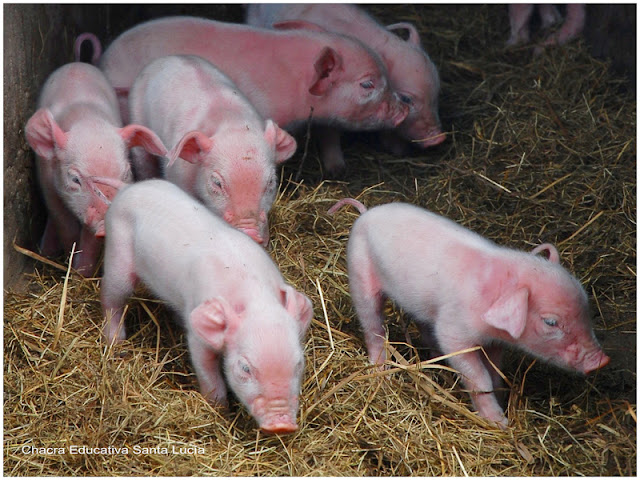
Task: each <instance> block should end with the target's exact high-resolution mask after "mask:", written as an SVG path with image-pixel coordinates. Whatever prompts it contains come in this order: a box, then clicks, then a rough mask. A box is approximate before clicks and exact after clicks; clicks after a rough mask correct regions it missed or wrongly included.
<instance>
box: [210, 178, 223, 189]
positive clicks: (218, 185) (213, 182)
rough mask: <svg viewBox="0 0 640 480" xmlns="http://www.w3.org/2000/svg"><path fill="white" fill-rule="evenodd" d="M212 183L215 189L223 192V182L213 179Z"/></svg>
mask: <svg viewBox="0 0 640 480" xmlns="http://www.w3.org/2000/svg"><path fill="white" fill-rule="evenodd" d="M211 183H212V184H213V186H214V187H216V188H219V189H220V190H222V180H220V179H219V178H218V177H211Z"/></svg>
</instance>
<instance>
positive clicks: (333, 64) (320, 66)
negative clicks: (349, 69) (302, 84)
mask: <svg viewBox="0 0 640 480" xmlns="http://www.w3.org/2000/svg"><path fill="white" fill-rule="evenodd" d="M341 64H342V58H341V57H340V55H338V52H336V51H335V50H334V49H333V48H331V47H324V48H323V49H322V51H321V52H320V55H318V58H317V59H316V61H315V62H314V64H313V68H314V69H315V73H316V75H315V77H314V80H313V84H312V85H311V87H310V88H309V93H310V94H311V95H315V96H317V97H320V96H322V95H324V94H325V93H327V92H328V91H329V90H330V89H331V87H332V86H333V83H334V82H335V76H336V72H337V70H338V69H339V68H340V65H341Z"/></svg>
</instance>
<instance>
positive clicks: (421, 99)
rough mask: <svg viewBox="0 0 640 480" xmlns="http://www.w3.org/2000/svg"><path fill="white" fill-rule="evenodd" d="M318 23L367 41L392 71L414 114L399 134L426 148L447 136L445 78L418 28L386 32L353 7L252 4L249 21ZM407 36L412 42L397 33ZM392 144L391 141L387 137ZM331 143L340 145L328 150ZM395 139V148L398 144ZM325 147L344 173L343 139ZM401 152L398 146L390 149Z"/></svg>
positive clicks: (332, 167)
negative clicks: (441, 107) (442, 97)
mask: <svg viewBox="0 0 640 480" xmlns="http://www.w3.org/2000/svg"><path fill="white" fill-rule="evenodd" d="M296 19H297V20H303V21H307V22H313V23H314V24H317V25H319V26H321V27H323V28H325V29H326V30H327V31H330V32H335V33H340V34H344V35H349V36H353V37H355V38H357V39H358V40H360V41H362V42H363V43H364V44H365V45H367V46H369V47H370V48H371V49H372V50H373V51H374V52H376V54H378V55H379V57H380V58H381V60H382V62H383V63H384V65H385V67H386V68H387V71H388V75H389V80H390V82H391V88H392V89H393V91H394V92H395V93H396V94H397V95H398V97H399V98H400V99H401V101H403V102H404V103H405V105H407V107H408V108H409V114H408V115H407V117H406V118H405V120H404V121H403V122H402V123H400V124H399V125H398V126H397V127H396V129H395V130H394V131H395V132H397V133H399V134H400V135H401V136H402V137H404V138H405V139H408V140H410V141H411V142H412V143H413V144H415V145H416V146H418V147H421V148H427V147H430V146H434V145H438V144H440V143H442V142H443V141H444V140H445V138H446V136H445V134H444V133H443V132H442V130H441V125H440V118H439V116H438V95H439V92H440V78H439V75H438V71H437V69H436V67H435V65H434V64H433V62H432V61H431V59H430V58H429V56H428V55H427V53H426V52H425V51H424V49H423V48H422V46H421V43H420V37H419V35H418V32H417V30H416V29H415V27H414V26H413V25H412V24H410V23H397V24H394V25H389V26H387V27H384V26H382V25H380V24H379V23H378V22H376V21H375V20H374V19H373V18H372V17H371V16H369V15H368V14H367V13H366V12H365V11H364V10H363V9H362V8H360V7H358V6H356V5H349V4H322V3H321V4H311V3H309V4H249V6H248V7H247V18H246V21H247V23H248V24H250V25H255V26H261V27H272V28H273V27H275V28H277V27H278V26H279V25H281V24H282V23H283V22H285V21H291V20H296ZM399 30H407V31H408V32H409V37H408V39H407V40H404V39H402V38H401V37H399V36H398V35H397V34H396V32H397V31H399ZM386 137H387V139H386V140H387V142H389V138H390V136H389V135H386ZM327 142H330V143H332V144H337V145H329V146H327V145H326V144H327ZM397 142H398V140H397V139H396V140H395V141H394V143H397ZM320 145H321V146H323V147H326V148H324V150H323V152H324V153H323V154H322V155H323V161H324V163H325V167H326V168H327V169H328V170H329V171H330V172H331V173H337V172H336V171H338V172H339V171H340V170H341V169H343V168H344V160H343V156H342V151H341V149H340V143H339V136H336V135H335V134H334V135H323V136H322V141H321V142H320ZM390 146H391V147H392V148H394V149H399V148H400V147H399V145H393V144H392V145H390Z"/></svg>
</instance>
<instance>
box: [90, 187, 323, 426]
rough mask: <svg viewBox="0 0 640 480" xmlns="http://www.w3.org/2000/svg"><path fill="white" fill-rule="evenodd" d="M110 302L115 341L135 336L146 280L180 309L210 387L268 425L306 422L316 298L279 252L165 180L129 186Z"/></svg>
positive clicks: (116, 226)
mask: <svg viewBox="0 0 640 480" xmlns="http://www.w3.org/2000/svg"><path fill="white" fill-rule="evenodd" d="M106 229H107V236H106V242H105V256H104V277H103V279H102V287H101V292H100V293H101V299H102V307H103V311H104V316H105V322H106V323H105V330H104V334H105V336H106V338H107V339H108V340H109V341H111V342H119V341H121V340H123V339H124V338H125V330H124V326H123V324H122V320H123V318H122V317H123V312H124V306H125V303H126V302H127V299H128V297H129V296H130V295H131V294H132V293H133V290H134V287H135V284H136V283H137V281H138V279H139V280H142V282H144V284H145V285H146V286H147V287H149V289H150V290H151V291H152V292H153V293H154V294H155V295H157V296H158V297H159V298H160V299H162V300H164V301H166V302H167V303H168V304H169V305H171V307H172V308H174V309H175V310H176V311H177V312H178V314H179V316H180V318H181V321H182V323H183V325H184V327H185V329H186V331H187V343H188V347H189V351H190V353H191V361H192V363H193V366H194V369H195V372H196V375H197V376H198V380H199V382H200V389H201V391H202V394H203V395H204V396H205V397H206V398H207V400H209V401H210V402H212V403H219V404H225V403H226V396H227V389H226V386H225V382H224V379H223V377H222V374H221V362H222V359H224V362H222V363H223V365H224V374H225V376H226V380H227V382H228V384H229V386H230V388H231V390H232V391H233V392H234V393H235V395H236V396H237V397H238V399H239V400H240V401H241V402H242V403H243V404H244V405H245V406H246V407H247V409H248V410H249V412H251V415H253V417H254V418H255V419H256V420H257V422H258V424H259V426H260V428H261V429H262V430H264V431H266V432H272V433H287V432H292V431H294V430H296V429H297V425H296V414H297V410H298V394H299V391H300V384H301V378H302V373H303V367H304V357H303V352H302V347H301V339H302V337H303V336H304V334H305V331H306V329H307V327H308V326H309V323H310V321H311V318H312V316H313V311H312V306H311V302H310V301H309V299H308V298H307V297H306V296H305V295H304V294H302V293H300V292H297V291H296V290H295V289H294V288H293V287H292V286H290V285H288V284H286V283H285V282H284V279H283V278H282V275H281V274H280V272H279V271H278V269H277V267H276V266H275V265H274V263H273V261H272V260H271V258H270V257H269V255H268V254H267V253H266V252H265V251H264V250H263V249H262V248H261V247H260V246H258V245H256V243H255V242H253V241H252V240H251V239H250V238H249V237H247V236H246V235H244V234H243V233H241V232H238V231H237V230H235V229H233V228H231V227H230V226H229V225H228V224H227V223H225V222H224V221H223V220H222V219H220V218H219V217H217V216H216V215H214V214H213V213H211V212H210V211H209V210H207V209H206V208H205V207H204V205H202V204H200V203H199V202H198V201H196V200H195V199H194V198H193V197H191V196H190V195H188V194H187V193H186V192H184V191H183V190H181V189H180V188H179V187H177V186H176V185H173V184H172V183H170V182H167V181H165V180H146V181H143V182H139V183H136V184H134V185H132V186H129V187H126V188H125V189H123V190H122V192H121V193H119V194H118V196H117V197H116V198H115V200H114V201H113V204H112V205H111V207H110V208H109V211H108V212H107V217H106Z"/></svg>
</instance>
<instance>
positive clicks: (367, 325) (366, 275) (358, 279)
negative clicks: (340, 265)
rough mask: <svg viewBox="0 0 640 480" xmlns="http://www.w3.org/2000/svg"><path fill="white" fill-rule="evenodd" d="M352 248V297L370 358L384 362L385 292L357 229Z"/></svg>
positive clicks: (350, 268)
mask: <svg viewBox="0 0 640 480" xmlns="http://www.w3.org/2000/svg"><path fill="white" fill-rule="evenodd" d="M349 248H350V251H349V254H348V255H347V258H348V264H349V265H348V268H349V290H350V293H351V301H352V302H353V305H354V308H355V310H356V313H357V315H358V319H359V320H360V326H361V327H362V330H363V333H364V339H365V343H366V345H367V352H368V353H369V361H370V362H371V363H372V364H374V365H375V364H383V363H384V362H385V360H386V359H387V354H386V351H385V337H386V335H385V329H384V316H383V314H382V308H383V305H384V302H385V296H384V294H383V292H382V288H381V283H380V280H379V278H378V275H377V274H376V272H375V270H374V268H373V264H372V262H371V258H370V257H369V255H368V254H367V253H366V247H365V246H364V245H360V242H359V238H358V236H357V235H354V234H353V233H352V237H351V241H350V245H349Z"/></svg>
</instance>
